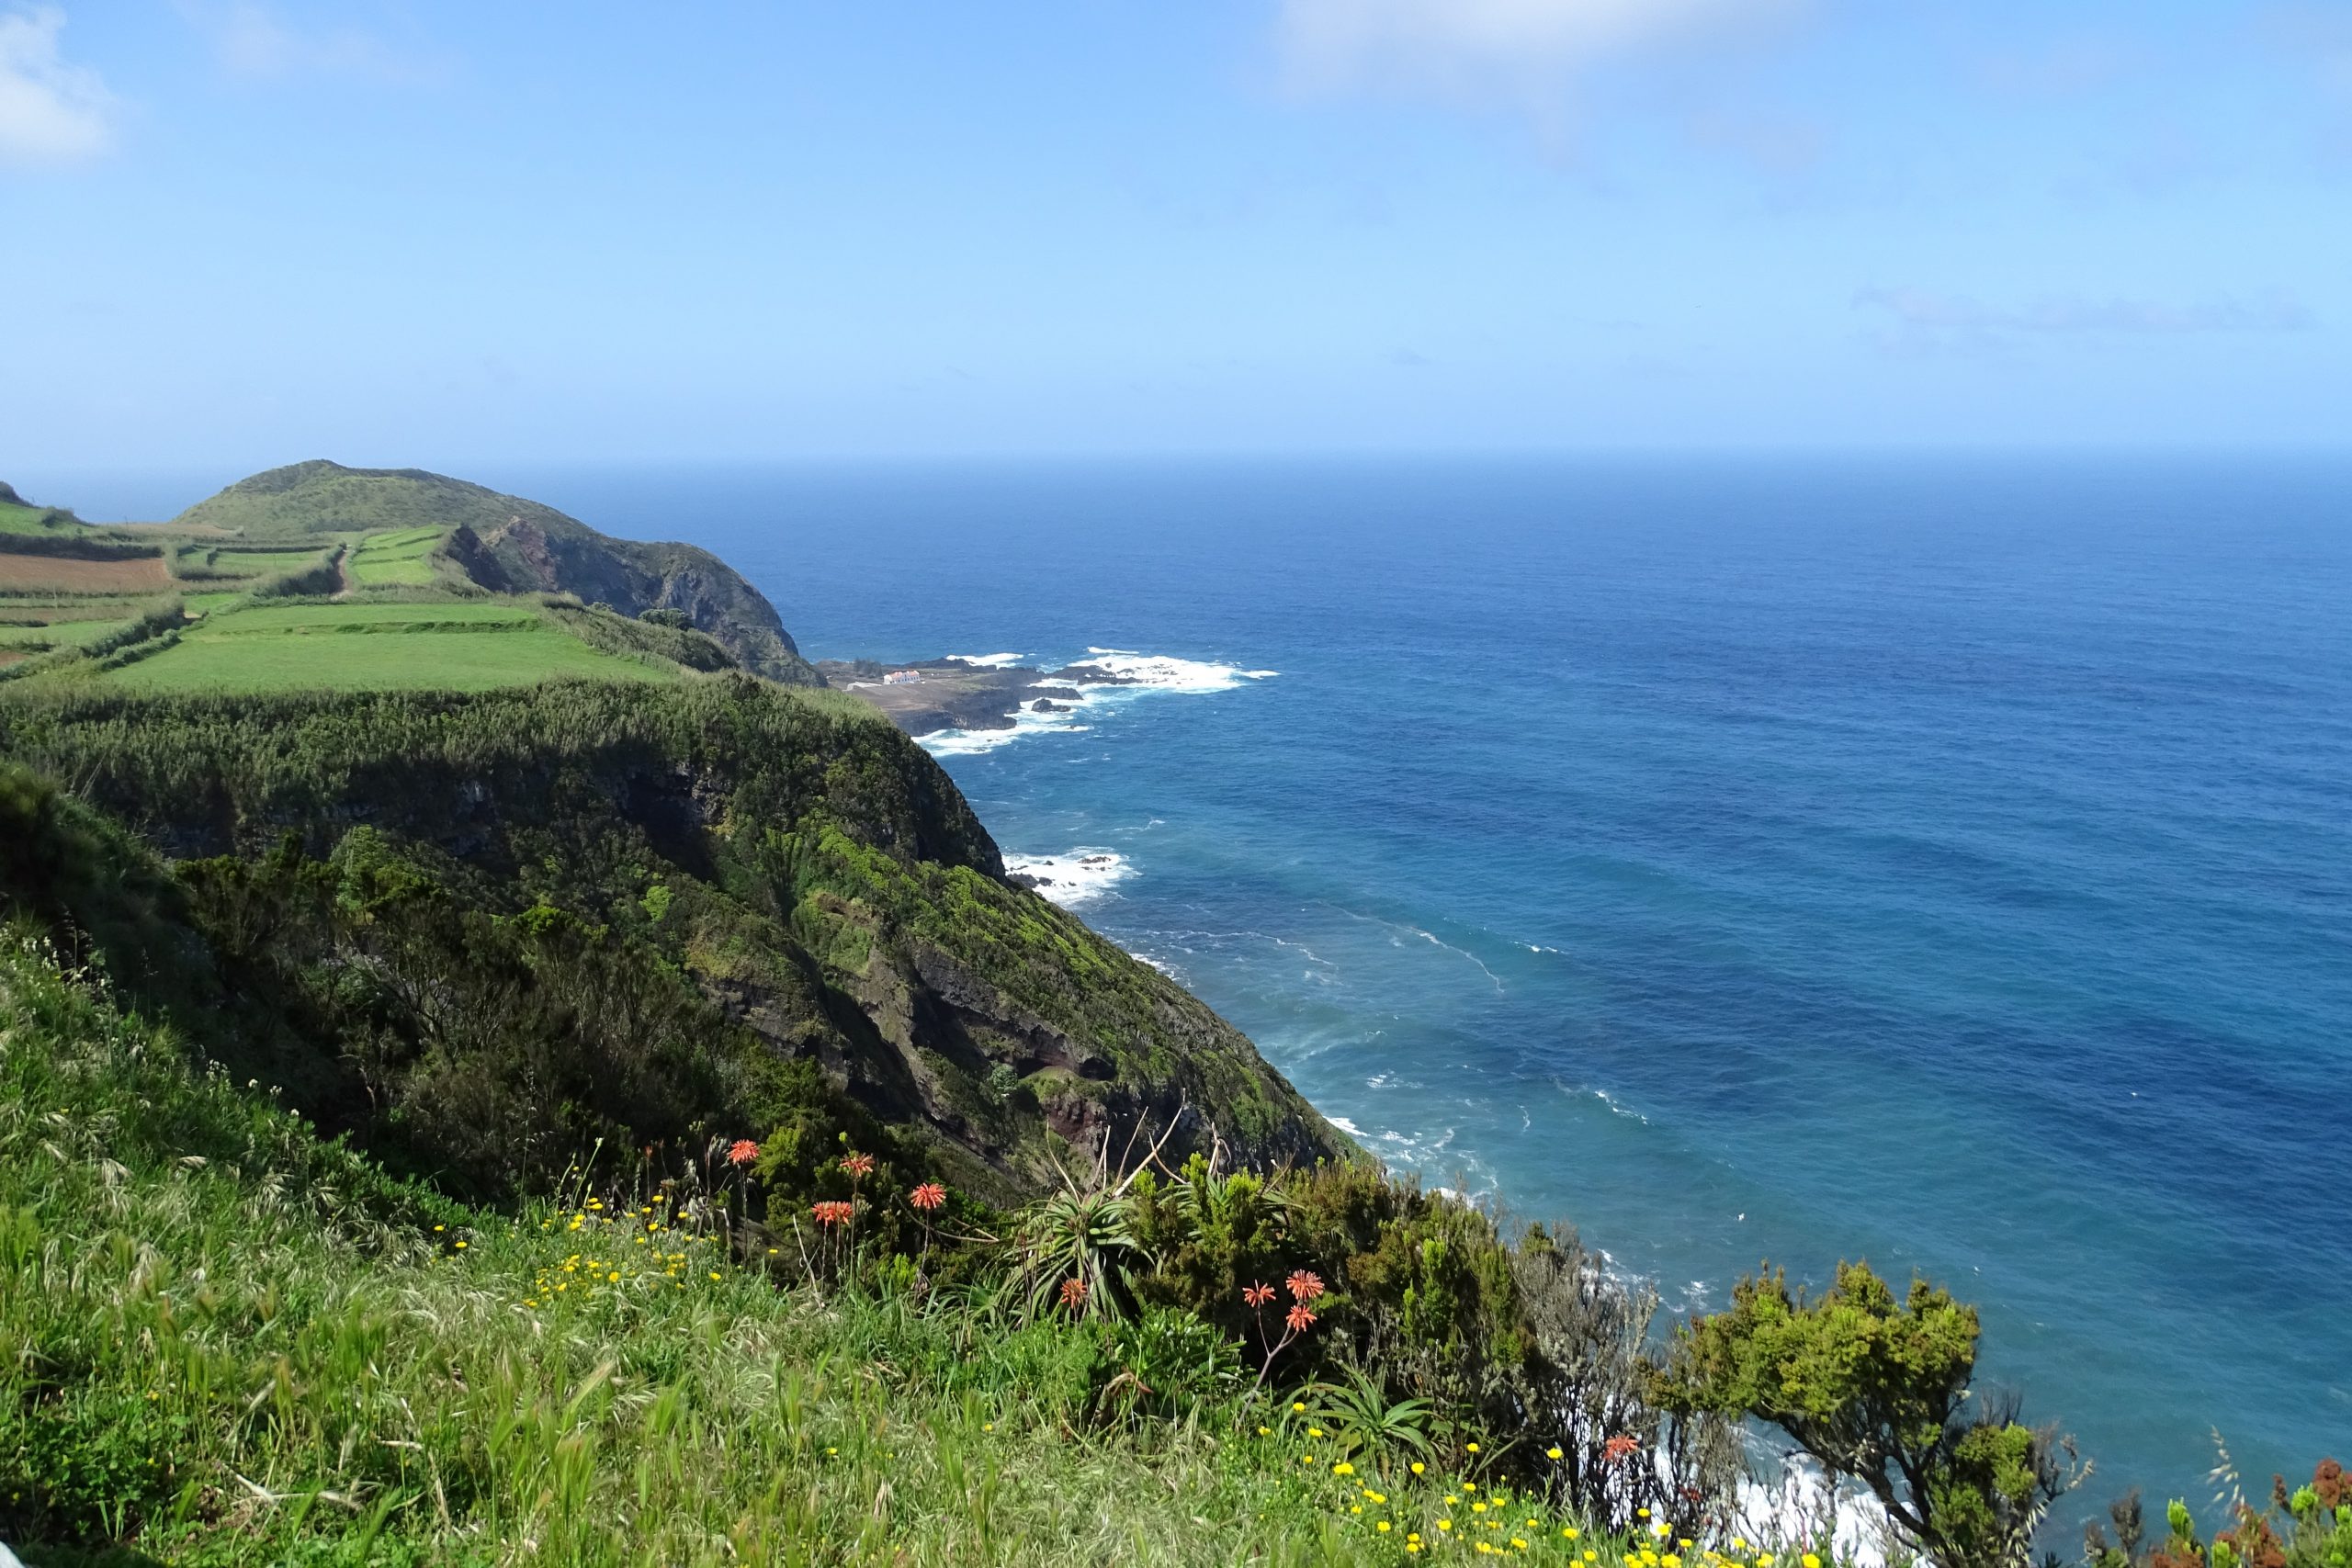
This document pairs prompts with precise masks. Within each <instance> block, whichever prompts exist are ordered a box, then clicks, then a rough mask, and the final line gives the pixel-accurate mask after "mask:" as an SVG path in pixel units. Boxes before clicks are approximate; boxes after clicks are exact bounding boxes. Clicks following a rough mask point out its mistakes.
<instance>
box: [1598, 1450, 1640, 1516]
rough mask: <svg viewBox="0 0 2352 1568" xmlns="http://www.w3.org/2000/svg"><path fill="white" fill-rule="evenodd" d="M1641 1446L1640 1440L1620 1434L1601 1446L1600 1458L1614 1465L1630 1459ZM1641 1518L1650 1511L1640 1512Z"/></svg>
mask: <svg viewBox="0 0 2352 1568" xmlns="http://www.w3.org/2000/svg"><path fill="white" fill-rule="evenodd" d="M1641 1446H1642V1443H1641V1439H1640V1438H1634V1437H1631V1436H1629V1435H1627V1434H1626V1433H1623V1432H1620V1433H1618V1434H1617V1435H1616V1436H1615V1437H1613V1438H1610V1439H1609V1441H1608V1442H1606V1443H1604V1444H1602V1445H1601V1450H1600V1457H1601V1458H1602V1459H1605V1460H1607V1461H1609V1462H1610V1463H1611V1464H1615V1463H1617V1462H1618V1461H1621V1460H1625V1459H1630V1458H1632V1457H1633V1455H1634V1450H1637V1449H1639V1448H1640V1447H1641ZM1641 1516H1642V1517H1644V1518H1645V1519H1646V1518H1648V1517H1650V1511H1649V1510H1648V1509H1647V1508H1644V1509H1642V1510H1641Z"/></svg>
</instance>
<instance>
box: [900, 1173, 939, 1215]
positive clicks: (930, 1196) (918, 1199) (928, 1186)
mask: <svg viewBox="0 0 2352 1568" xmlns="http://www.w3.org/2000/svg"><path fill="white" fill-rule="evenodd" d="M907 1201H908V1202H910V1203H912V1204H913V1205H914V1206H915V1207H916V1208H918V1209H921V1210H922V1212H923V1213H926V1214H928V1213H931V1212H932V1211H933V1209H936V1208H939V1207H940V1206H942V1205H943V1204H944V1203H945V1202H946V1201H947V1189H946V1188H944V1187H942V1186H941V1185H940V1184H939V1183H938V1182H936V1181H926V1182H924V1183H923V1184H922V1186H920V1187H918V1188H916V1189H915V1190H913V1191H912V1192H910V1193H909V1194H907Z"/></svg>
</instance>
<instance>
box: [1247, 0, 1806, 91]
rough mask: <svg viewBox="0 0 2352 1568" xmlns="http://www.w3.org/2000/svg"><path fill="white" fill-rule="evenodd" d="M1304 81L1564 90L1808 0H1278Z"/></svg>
mask: <svg viewBox="0 0 2352 1568" xmlns="http://www.w3.org/2000/svg"><path fill="white" fill-rule="evenodd" d="M1281 4H1282V19H1281V28H1282V36H1283V47H1284V50H1285V51H1286V53H1287V55H1288V58H1289V61H1290V63H1291V65H1292V67H1293V69H1294V70H1295V72H1296V73H1298V76H1299V78H1300V79H1301V81H1302V82H1303V83H1305V84H1306V85H1310V86H1315V87H1321V88H1332V87H1350V86H1401V87H1406V88H1411V89H1423V90H1435V91H1439V92H1444V93H1448V94H1460V95H1464V96H1470V97H1474V98H1487V97H1493V96H1504V97H1508V98H1517V99H1525V98H1527V97H1529V96H1541V95H1544V94H1546V93H1551V92H1556V91H1557V90H1558V89H1559V87H1560V86H1561V85H1562V84H1563V82H1564V80H1565V79H1566V77H1568V76H1570V75H1572V74H1573V73H1576V72H1577V71H1578V70H1580V69H1581V68H1583V67H1585V66H1587V65H1589V64H1591V63H1593V62H1597V61H1600V60H1602V59H1605V58H1608V57H1611V56H1621V55H1626V54H1632V53H1638V52H1641V51H1648V50H1654V49H1658V48H1663V47H1668V46H1671V45H1676V44H1682V43H1690V42H1694V41H1704V40H1713V39H1721V38H1723V37H1724V36H1726V35H1730V34H1738V33H1742V32H1745V31H1747V30H1749V29H1752V28H1757V27H1758V26H1759V25H1765V24H1770V23H1772V22H1776V21H1779V20H1781V18H1783V17H1787V16H1789V15H1791V14H1792V13H1793V12H1795V11H1797V10H1799V9H1801V8H1802V7H1803V4H1804V0H1281Z"/></svg>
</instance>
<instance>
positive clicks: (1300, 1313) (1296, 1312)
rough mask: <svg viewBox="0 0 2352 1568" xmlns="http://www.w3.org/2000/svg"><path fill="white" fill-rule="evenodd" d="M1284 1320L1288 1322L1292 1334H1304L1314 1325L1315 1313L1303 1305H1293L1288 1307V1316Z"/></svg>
mask: <svg viewBox="0 0 2352 1568" xmlns="http://www.w3.org/2000/svg"><path fill="white" fill-rule="evenodd" d="M1284 1321H1286V1322H1287V1323H1289V1325H1290V1331H1291V1332H1292V1333H1293V1334H1304V1333H1306V1331H1307V1330H1308V1329H1310V1328H1312V1327H1314V1326H1315V1314H1313V1313H1311V1312H1309V1311H1307V1310H1306V1307H1305V1306H1303V1305H1302V1306H1295V1307H1293V1308H1291V1309H1290V1316H1289V1317H1288V1318H1287V1319H1285V1320H1284Z"/></svg>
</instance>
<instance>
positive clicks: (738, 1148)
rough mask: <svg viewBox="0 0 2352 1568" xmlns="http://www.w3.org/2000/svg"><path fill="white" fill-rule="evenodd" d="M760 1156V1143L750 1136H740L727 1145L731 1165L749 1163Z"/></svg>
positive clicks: (728, 1161)
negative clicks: (754, 1141)
mask: <svg viewBox="0 0 2352 1568" xmlns="http://www.w3.org/2000/svg"><path fill="white" fill-rule="evenodd" d="M759 1157H760V1145H757V1144H755V1143H753V1142H752V1140H751V1139H749V1138H738V1139H736V1140H735V1141H734V1142H733V1143H731V1144H729V1145H727V1163H728V1164H729V1165H749V1164H751V1163H752V1161H753V1160H755V1159H757V1158H759Z"/></svg>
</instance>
